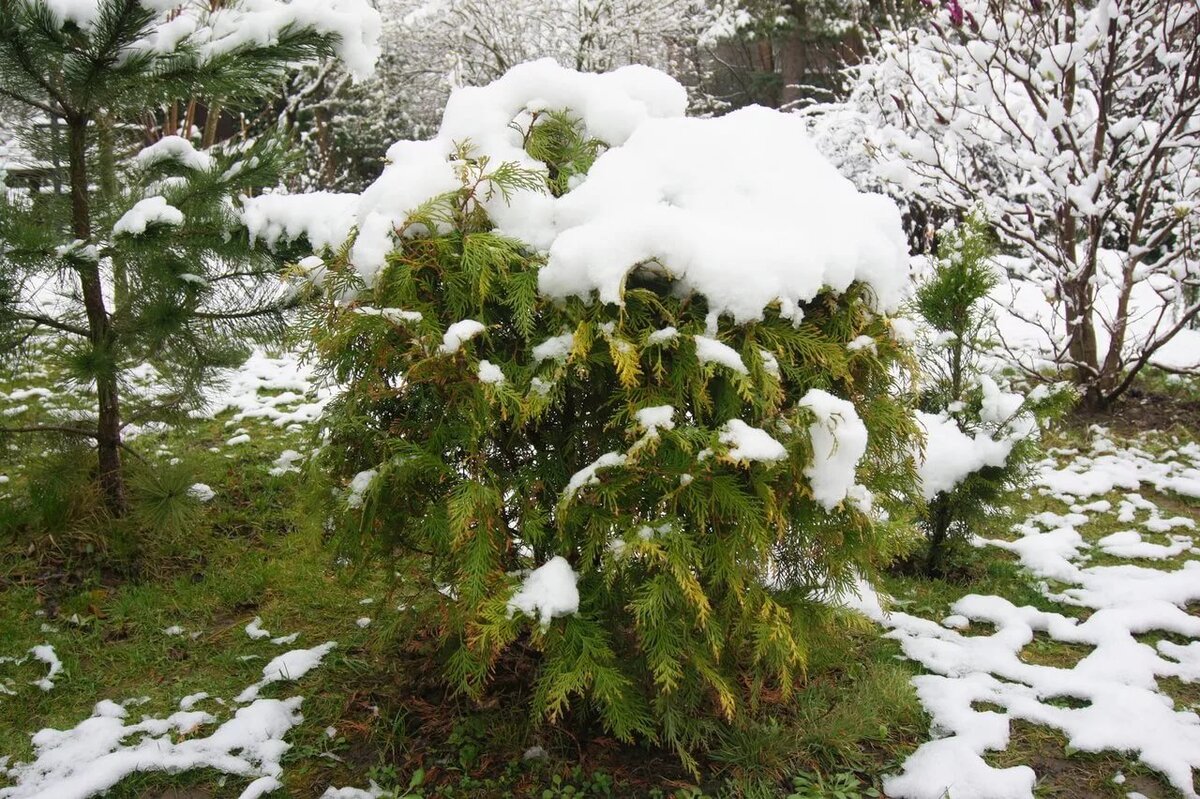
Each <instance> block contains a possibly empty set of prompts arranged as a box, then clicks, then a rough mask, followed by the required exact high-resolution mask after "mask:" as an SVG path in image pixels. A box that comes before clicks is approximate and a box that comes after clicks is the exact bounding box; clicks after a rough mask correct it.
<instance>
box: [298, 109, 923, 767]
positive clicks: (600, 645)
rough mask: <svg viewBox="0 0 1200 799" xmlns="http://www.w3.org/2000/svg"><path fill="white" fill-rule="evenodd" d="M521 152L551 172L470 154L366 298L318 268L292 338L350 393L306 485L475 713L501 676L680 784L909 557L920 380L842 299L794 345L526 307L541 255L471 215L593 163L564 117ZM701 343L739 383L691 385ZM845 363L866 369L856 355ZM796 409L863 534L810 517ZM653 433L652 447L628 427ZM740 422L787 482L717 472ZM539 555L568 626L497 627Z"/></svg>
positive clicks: (803, 439) (332, 410)
mask: <svg viewBox="0 0 1200 799" xmlns="http://www.w3.org/2000/svg"><path fill="white" fill-rule="evenodd" d="M524 134H525V142H526V148H527V150H528V151H529V152H531V153H536V154H537V158H538V159H540V160H542V161H543V162H544V163H546V165H547V170H546V171H545V172H542V171H527V170H524V169H520V168H517V167H515V166H513V165H511V164H495V163H489V162H488V161H486V160H474V159H472V158H471V157H470V155H469V151H468V150H467V149H466V148H463V150H462V152H461V153H459V159H458V160H457V161H456V163H458V164H459V167H458V168H459V169H460V174H459V177H460V179H461V188H460V189H458V190H456V191H452V192H450V193H448V194H445V195H443V196H440V197H437V198H436V199H434V200H432V201H430V202H428V203H426V204H425V205H424V206H422V207H421V208H420V209H419V210H418V211H416V212H415V213H413V214H412V215H411V217H410V218H409V219H408V220H407V222H406V224H405V225H403V226H402V227H401V228H400V229H399V230H398V234H399V236H400V237H402V241H403V242H404V244H403V248H402V249H401V250H396V251H394V252H393V253H392V254H391V255H390V256H389V258H388V262H387V266H386V268H385V269H384V270H383V271H382V272H381V273H380V275H379V276H378V278H377V279H376V281H375V282H374V284H373V285H372V286H371V287H367V286H365V285H363V284H362V281H361V280H360V279H359V278H358V276H357V274H356V273H355V271H354V269H353V268H352V267H351V266H350V265H349V264H348V263H347V256H346V253H347V252H348V250H349V243H348V244H347V245H346V247H345V248H343V250H342V252H341V253H326V256H327V258H326V261H327V262H326V272H325V274H324V277H323V281H324V282H323V288H324V292H325V297H326V299H325V300H324V301H323V302H321V303H319V304H318V305H317V306H316V307H315V308H313V309H312V310H311V319H310V322H311V334H312V336H313V340H314V342H315V350H316V352H317V354H318V355H319V360H320V362H321V363H322V364H323V366H324V369H325V370H326V371H327V372H328V374H329V376H330V377H331V378H332V379H334V380H336V381H337V382H338V383H339V384H340V385H342V386H344V387H345V390H344V392H343V393H342V394H341V395H340V396H339V397H338V398H337V399H336V400H335V401H334V402H333V403H331V405H330V407H329V409H328V411H327V414H326V417H325V419H324V425H323V426H324V429H323V431H322V436H323V438H322V440H323V445H322V449H321V451H320V455H319V457H318V460H317V462H316V466H315V468H314V469H313V472H314V473H317V474H320V475H331V476H332V477H333V479H334V480H335V481H336V482H335V487H334V491H332V492H331V491H329V490H328V486H326V487H325V489H323V490H321V491H320V492H319V493H320V494H321V495H322V496H324V497H325V498H326V501H327V502H328V503H329V507H328V511H329V513H330V518H331V523H332V524H333V525H334V526H335V527H336V528H337V529H338V530H339V531H340V534H341V536H342V539H341V540H342V541H343V542H344V543H345V545H346V547H347V549H348V550H349V551H352V552H355V551H366V550H371V551H375V552H380V553H382V554H383V555H384V556H385V557H387V558H390V559H392V563H393V565H394V567H395V570H396V572H397V574H398V575H399V576H400V578H401V579H400V585H401V590H402V591H407V592H410V593H412V594H413V595H412V596H409V597H407V598H406V600H405V602H406V604H408V605H409V606H410V607H411V608H412V609H413V611H414V618H416V619H418V620H419V621H418V623H422V622H424V623H425V624H427V626H428V628H429V630H430V631H431V632H432V633H433V635H434V636H435V639H436V640H437V641H438V642H439V644H440V648H441V654H442V657H443V658H444V660H443V665H444V673H445V677H446V679H447V680H448V682H449V683H450V685H452V686H453V687H454V688H455V689H456V690H457V691H460V692H462V693H464V694H466V695H468V696H470V697H474V698H480V697H482V696H483V695H484V693H485V692H487V691H488V690H489V687H490V683H491V681H492V678H493V675H494V674H495V673H496V670H497V669H498V668H500V667H501V666H502V665H503V664H507V666H505V668H508V667H512V668H520V667H522V666H523V667H525V668H531V669H532V670H533V673H532V675H528V676H531V679H532V688H531V690H530V694H531V697H530V701H531V704H532V712H533V714H534V715H535V716H536V717H541V718H545V719H548V720H550V721H552V722H555V721H558V720H560V719H563V717H564V716H567V715H568V714H570V715H571V717H572V719H573V720H575V721H576V722H580V721H582V720H583V719H584V718H590V719H592V720H598V721H599V722H600V723H601V724H602V725H603V727H604V728H605V729H606V730H608V731H609V733H611V734H612V735H614V736H615V737H617V738H619V739H621V740H632V739H639V740H650V741H657V742H660V743H664V744H666V745H669V746H670V747H672V748H674V750H675V751H677V752H678V754H679V756H680V757H681V759H682V760H683V762H684V763H685V764H687V765H688V766H689V767H692V768H695V766H696V761H695V760H694V753H695V752H696V751H697V750H698V748H700V747H702V746H703V744H704V742H705V741H706V740H708V739H709V737H710V736H711V735H712V734H713V733H714V732H715V731H716V730H717V729H719V728H720V725H721V724H722V723H725V724H739V723H742V722H744V721H745V720H746V719H747V718H748V714H749V713H752V712H753V711H754V709H755V708H756V707H758V706H759V705H760V704H761V703H762V702H764V701H766V699H767V697H771V698H772V700H773V701H776V700H778V698H779V697H780V696H782V697H783V698H785V699H786V697H787V696H788V695H789V694H790V693H791V692H792V691H793V690H794V685H795V683H796V680H797V678H798V677H799V676H800V675H801V673H802V671H803V669H804V664H805V659H806V644H807V641H808V640H809V638H810V634H811V631H812V630H813V629H814V628H816V627H817V626H820V625H827V624H830V623H834V619H835V618H836V616H837V614H836V613H835V612H834V611H831V610H830V609H829V607H828V606H827V605H826V604H824V603H822V602H821V601H820V600H821V598H822V597H823V596H825V595H826V592H836V591H838V590H841V589H843V588H846V587H847V586H848V585H850V584H851V583H852V581H853V580H854V577H855V574H856V573H867V574H869V573H870V572H871V570H872V569H873V567H874V565H875V564H876V563H878V562H880V561H882V560H885V559H888V558H889V557H890V556H891V554H892V553H893V551H894V550H895V549H896V548H898V547H899V546H901V545H902V544H903V543H904V540H905V536H904V534H903V533H902V532H901V527H900V525H893V524H889V523H887V522H884V521H881V519H884V518H886V514H883V513H880V512H879V511H880V510H888V509H892V510H898V509H899V508H900V507H902V506H904V505H906V504H908V503H910V502H911V491H912V484H913V480H914V476H913V466H912V462H911V458H910V456H909V453H910V451H911V450H910V446H911V443H912V441H913V438H914V436H915V423H914V421H913V419H912V416H911V412H910V410H909V409H908V408H906V407H905V406H904V405H903V404H902V402H901V401H899V400H898V399H896V397H899V396H901V395H902V394H903V392H902V391H897V390H894V389H895V385H894V384H895V383H896V382H897V381H898V380H903V381H905V382H907V380H908V376H909V375H911V374H912V367H913V365H914V363H913V361H912V358H911V355H910V354H909V352H908V351H907V350H906V348H905V347H904V345H902V344H900V343H898V342H897V341H896V339H895V338H894V337H893V336H892V335H891V329H890V322H889V320H888V319H887V318H885V317H883V316H880V315H878V314H876V313H873V312H872V311H871V310H870V307H869V303H868V302H867V297H866V296H865V295H866V289H865V288H864V287H862V286H860V285H854V286H851V287H850V288H849V289H848V290H847V291H846V292H845V293H843V294H841V295H835V294H832V293H827V294H823V295H821V296H818V297H817V298H815V299H814V300H813V301H812V302H811V303H810V304H809V306H808V307H806V308H805V316H804V321H803V323H802V324H794V323H793V322H792V321H791V320H789V319H783V318H781V317H780V316H779V314H778V312H777V309H774V308H772V309H768V311H767V313H766V316H765V318H764V319H763V320H762V321H760V322H755V323H751V324H745V325H740V326H739V325H734V324H732V323H730V322H728V321H726V320H722V321H720V323H719V325H718V326H717V329H716V330H715V331H714V330H712V329H711V327H709V324H710V323H711V320H707V319H706V317H707V316H708V311H707V306H706V302H705V300H704V298H703V297H701V296H686V297H685V296H680V295H679V293H677V292H673V291H672V282H671V279H670V278H669V277H668V276H667V275H666V274H665V272H664V271H663V270H661V269H656V270H649V269H643V270H635V271H634V272H633V273H632V274H630V276H629V278H628V282H627V285H626V288H625V291H624V305H623V306H622V307H617V306H615V305H609V304H604V303H601V302H598V301H590V302H589V301H584V300H581V299H578V298H575V299H570V300H567V301H558V302H552V301H549V300H547V299H545V298H543V297H541V296H539V293H538V290H537V278H538V271H539V269H540V268H541V266H542V265H543V261H542V258H541V256H539V255H538V254H537V253H535V252H533V251H531V250H530V248H528V247H526V246H525V245H524V244H522V242H520V241H516V240H513V239H511V238H506V237H504V236H502V235H499V234H498V233H497V232H496V231H495V230H493V229H492V225H491V223H490V221H489V219H488V217H487V215H486V213H485V212H484V211H483V210H482V208H481V205H480V200H481V199H482V198H483V197H485V196H495V195H496V193H500V194H503V193H505V192H512V191H514V190H516V189H518V188H537V189H539V190H544V191H548V192H552V193H556V194H557V193H561V192H563V191H565V190H566V188H567V187H568V186H569V185H571V178H572V177H574V176H577V175H579V174H580V173H582V172H584V171H586V170H587V169H588V168H589V166H590V164H591V163H592V161H593V159H594V157H595V155H596V152H597V151H598V150H599V148H600V147H601V146H602V145H601V144H600V143H599V142H595V141H588V140H586V139H584V138H583V137H582V136H581V134H580V132H579V130H578V128H577V126H576V125H574V124H573V123H572V122H571V120H570V119H569V118H568V117H566V116H564V115H561V114H555V115H545V116H543V117H542V118H541V121H539V123H538V124H537V125H536V126H535V127H534V128H533V129H532V130H527V131H524ZM463 320H473V321H475V322H478V323H479V325H480V326H481V327H482V331H481V332H479V333H478V335H476V336H474V337H473V338H469V339H468V340H465V341H464V342H463V343H462V344H461V346H457V347H456V346H455V341H453V340H451V341H449V342H446V341H445V339H444V336H445V334H446V333H447V331H448V329H449V328H450V327H451V326H452V325H455V324H456V323H459V322H460V321H463ZM458 329H461V328H456V330H458ZM697 335H709V336H716V337H717V338H719V339H720V340H721V341H722V342H724V343H725V344H727V345H728V346H730V347H732V348H733V349H735V350H736V351H737V352H738V353H739V354H740V356H741V358H742V360H743V362H744V364H745V367H746V373H745V374H742V373H739V372H738V371H734V370H731V369H729V368H727V367H725V366H721V365H718V364H715V363H704V362H702V361H701V360H700V358H699V357H698V356H697V348H696V343H695V336H697ZM860 336H869V337H871V339H872V340H873V341H874V342H875V346H874V347H873V348H871V347H861V346H859V347H855V348H848V347H847V343H848V342H851V341H854V340H855V339H856V338H858V337H860ZM447 343H448V344H450V346H446V344H447ZM814 388H819V389H823V390H826V391H828V392H830V393H832V394H835V395H837V396H839V397H842V398H847V399H849V400H851V401H852V402H853V403H854V406H855V408H856V409H857V413H858V414H859V415H860V416H861V417H862V420H863V422H864V423H865V425H866V427H867V429H868V430H869V433H870V444H869V447H868V450H867V453H866V456H865V457H864V458H863V459H862V462H861V464H860V468H859V472H858V478H859V481H860V482H861V483H862V484H863V485H865V486H866V487H867V488H869V489H870V490H871V491H872V492H874V496H875V510H874V511H870V512H868V510H867V507H866V505H865V504H862V503H860V504H854V503H851V502H846V503H843V504H842V505H841V506H840V507H836V508H834V509H833V510H832V511H826V510H825V509H824V508H823V507H822V506H821V505H818V504H817V503H816V502H814V500H813V497H812V491H811V489H810V485H809V480H808V478H807V477H806V476H805V474H804V470H805V468H806V467H807V466H808V465H809V464H810V463H811V462H812V460H813V452H812V444H811V441H810V435H809V428H810V426H811V425H812V424H813V423H814V417H813V415H812V413H811V412H809V411H808V410H806V409H805V408H804V407H800V406H798V405H797V401H798V400H799V399H800V398H801V397H803V396H804V395H805V393H806V392H808V391H809V390H810V389H814ZM661 406H670V408H671V415H670V420H671V421H670V423H667V424H659V425H657V426H654V425H650V427H652V428H653V429H648V427H647V425H643V424H641V423H639V420H638V416H637V412H638V411H639V410H643V409H646V408H661ZM731 419H740V420H743V421H744V422H745V423H747V424H748V425H751V426H753V427H757V428H761V429H763V430H765V431H767V432H768V433H769V434H770V435H771V436H773V437H774V438H775V439H777V440H778V441H779V442H781V443H782V444H783V445H784V447H785V448H786V450H787V457H786V459H785V460H782V461H779V462H774V463H764V462H745V461H742V462H736V461H734V460H733V459H732V458H731V457H730V456H729V454H728V452H729V446H728V445H727V444H726V443H723V442H722V441H721V431H722V428H723V427H724V425H725V424H726V422H728V421H729V420H731ZM589 469H590V471H585V470H589ZM589 476H590V478H591V479H588V478H589ZM555 556H561V557H563V558H565V559H566V560H567V561H568V562H569V563H570V565H571V567H572V568H573V570H574V571H575V572H576V573H577V575H578V592H579V595H580V605H579V610H578V612H577V613H573V614H569V615H565V616H561V617H559V618H554V619H551V620H549V622H548V623H546V624H542V623H541V622H540V620H539V619H535V618H529V617H526V616H524V615H522V614H521V613H514V612H513V610H512V609H511V608H510V607H509V600H510V598H511V597H512V596H513V594H514V591H515V590H517V588H518V586H519V584H520V583H521V580H522V577H523V575H524V574H525V573H526V572H527V571H528V570H530V569H533V568H536V567H538V566H541V565H542V564H544V563H546V562H547V561H548V560H550V559H551V558H553V557H555ZM530 655H533V657H530Z"/></svg>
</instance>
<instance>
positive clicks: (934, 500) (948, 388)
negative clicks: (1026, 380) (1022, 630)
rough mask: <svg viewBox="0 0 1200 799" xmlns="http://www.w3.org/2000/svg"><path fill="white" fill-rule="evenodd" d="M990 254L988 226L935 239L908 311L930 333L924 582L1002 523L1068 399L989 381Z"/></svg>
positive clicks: (926, 350) (972, 221) (972, 223)
mask: <svg viewBox="0 0 1200 799" xmlns="http://www.w3.org/2000/svg"><path fill="white" fill-rule="evenodd" d="M995 254H996V244H995V237H994V236H993V235H992V232H991V230H990V229H989V228H988V226H987V224H986V223H985V222H984V221H983V220H982V219H980V218H979V217H978V216H974V215H972V216H968V217H967V219H966V220H965V221H964V222H963V223H962V224H961V225H958V226H954V227H949V228H947V229H945V230H943V231H942V233H941V235H940V237H939V240H938V257H937V259H936V260H935V261H934V262H933V268H932V271H931V273H930V274H929V275H928V276H927V277H926V278H925V280H924V282H923V283H922V284H921V285H920V286H919V287H918V289H917V296H916V308H917V311H918V313H919V314H920V316H921V318H922V319H923V320H924V322H925V324H926V325H927V326H928V327H929V329H930V332H931V337H930V338H929V340H928V341H926V342H925V343H924V346H923V347H922V348H921V352H920V358H921V367H922V372H923V374H924V381H923V385H922V393H921V397H920V402H919V405H920V407H921V411H922V413H921V414H920V415H919V418H920V419H921V421H922V424H923V426H924V427H925V429H926V434H927V450H926V453H925V465H924V466H923V468H922V470H921V473H922V478H923V480H924V483H925V494H926V497H925V498H926V500H927V505H926V507H925V511H924V514H923V515H922V517H921V526H922V527H923V528H924V529H925V532H926V538H927V549H926V553H925V562H924V570H925V573H926V574H927V575H930V576H935V575H938V574H941V573H943V572H944V570H945V568H946V561H947V558H948V556H949V553H950V551H951V550H952V549H953V547H954V545H955V544H956V543H957V542H959V541H962V540H965V539H966V538H967V537H969V536H970V535H971V534H972V532H974V531H976V530H977V529H978V527H979V525H981V524H983V523H987V522H989V521H990V520H994V519H995V518H996V517H998V516H1003V514H1004V509H1003V505H1002V503H1001V502H1000V500H1001V499H1002V497H1003V496H1004V495H1005V494H1006V493H1008V492H1010V491H1013V490H1017V489H1020V488H1023V487H1024V486H1025V485H1026V484H1027V482H1028V479H1029V470H1030V467H1031V466H1032V465H1033V463H1034V461H1035V460H1036V458H1037V457H1038V456H1039V454H1040V449H1039V444H1038V434H1037V433H1038V430H1039V428H1040V425H1041V424H1042V423H1043V422H1045V421H1047V420H1049V419H1052V418H1054V417H1056V416H1058V415H1060V414H1061V413H1062V412H1063V411H1064V410H1065V409H1066V407H1067V406H1068V405H1069V404H1070V402H1071V401H1072V396H1073V395H1072V392H1070V391H1069V390H1066V389H1064V388H1053V389H1048V388H1047V387H1044V386H1043V387H1040V388H1038V389H1035V390H1034V391H1033V392H1031V393H1030V394H1029V395H1028V396H1027V397H1021V396H1020V395H1017V394H1012V393H1008V392H1006V391H1004V390H1002V389H1001V388H1000V387H999V386H998V385H997V382H996V380H995V379H994V378H993V377H992V376H991V375H989V374H988V370H987V366H986V364H985V363H984V360H985V357H986V356H985V353H986V351H987V348H988V345H989V343H990V341H991V340H992V337H993V336H992V334H993V332H994V331H993V327H994V325H993V321H992V317H991V316H990V314H989V313H988V310H987V296H988V292H989V291H991V289H992V288H993V287H994V286H995V285H996V282H997V279H998V276H997V274H996V272H995V270H996V269H997V265H996V264H995V261H994V256H995Z"/></svg>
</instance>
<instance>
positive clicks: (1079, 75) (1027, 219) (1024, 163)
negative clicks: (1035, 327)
mask: <svg viewBox="0 0 1200 799" xmlns="http://www.w3.org/2000/svg"><path fill="white" fill-rule="evenodd" d="M1197 70H1200V6H1197V4H1196V3H1195V2H1194V0H1106V1H1105V2H1098V3H1083V2H1073V0H1046V1H1045V2H1028V3H994V2H988V0H961V1H960V2H954V3H945V4H941V6H940V7H938V8H937V9H936V10H935V12H934V19H933V20H931V22H930V24H927V25H924V26H919V27H914V28H911V29H908V30H902V31H891V32H885V34H884V35H883V37H882V40H881V42H880V45H879V49H878V52H877V53H876V54H875V55H874V56H873V57H872V58H870V59H868V61H867V62H866V63H864V64H863V65H861V66H859V67H857V68H856V69H855V70H854V71H853V75H852V76H851V80H852V81H853V82H855V84H856V86H855V89H854V91H853V93H852V96H851V98H850V100H849V102H848V103H847V104H846V105H844V106H832V107H829V108H828V109H827V113H829V114H832V115H833V117H832V124H823V125H821V124H818V127H820V128H821V130H822V132H823V133H825V134H826V135H825V136H823V137H822V140H823V141H824V142H825V143H826V144H827V146H828V148H829V150H830V151H831V152H835V153H840V154H841V157H840V158H839V159H838V160H839V162H840V163H844V164H848V165H850V166H851V167H852V168H854V169H855V170H856V171H857V172H858V173H859V175H864V174H865V171H864V169H863V167H864V166H865V164H866V163H867V162H868V161H869V162H870V163H871V164H872V168H871V170H870V171H871V174H870V176H869V180H883V181H887V182H889V183H892V184H894V185H895V186H896V187H897V189H898V190H899V191H902V192H904V193H906V194H908V195H911V196H913V197H915V198H917V201H918V204H919V205H923V206H924V207H925V208H927V209H929V208H937V207H939V206H940V207H943V208H945V209H948V210H951V211H953V212H955V213H956V214H966V213H968V212H969V211H970V210H971V209H972V208H974V207H975V206H976V205H977V204H984V205H986V206H987V207H988V209H989V216H990V217H991V219H992V220H993V223H994V225H995V228H996V231H997V233H998V234H999V236H1000V239H1001V241H1002V243H1003V244H1004V245H1005V247H1006V248H1009V249H1010V250H1011V251H1013V252H1014V254H1019V255H1020V256H1022V258H1023V259H1024V260H1025V263H1026V264H1027V266H1028V270H1027V273H1026V274H1024V275H1021V277H1022V278H1023V279H1024V280H1026V281H1028V282H1029V283H1031V284H1032V286H1033V287H1034V289H1035V290H1040V291H1041V292H1043V293H1044V294H1045V296H1046V297H1047V298H1049V301H1050V303H1051V306H1052V308H1051V313H1050V314H1049V319H1048V320H1046V319H1040V320H1038V321H1037V324H1039V325H1041V324H1044V325H1045V327H1046V330H1047V331H1048V334H1049V337H1050V339H1051V341H1050V346H1049V347H1048V352H1047V353H1046V354H1047V355H1048V356H1049V358H1050V360H1051V361H1052V363H1053V365H1054V366H1055V367H1056V369H1057V370H1059V371H1062V372H1064V373H1069V374H1070V375H1071V376H1072V378H1073V379H1074V381H1075V382H1076V383H1077V384H1078V385H1079V386H1080V388H1081V390H1082V393H1083V399H1084V401H1085V402H1087V403H1088V404H1090V405H1093V406H1096V405H1103V404H1106V403H1108V402H1111V401H1112V400H1113V399H1115V398H1116V397H1118V396H1120V395H1121V394H1122V393H1123V392H1124V391H1125V390H1127V389H1128V387H1129V386H1130V384H1131V382H1132V381H1133V379H1134V378H1135V377H1136V376H1137V374H1138V373H1139V372H1140V371H1141V370H1142V369H1143V368H1144V367H1145V366H1147V365H1148V364H1151V363H1153V362H1155V360H1156V358H1158V356H1160V355H1161V353H1162V352H1163V350H1164V349H1165V348H1167V347H1169V346H1170V345H1171V343H1172V340H1173V339H1174V338H1175V337H1176V336H1178V335H1179V334H1180V332H1181V331H1186V330H1187V328H1188V326H1189V324H1192V323H1193V322H1194V320H1195V319H1197V318H1200V301H1198V295H1197V287H1198V286H1200V253H1198V252H1197V248H1196V241H1197V236H1196V229H1197V221H1198V219H1200V217H1198V209H1200V206H1198V205H1197V203H1196V198H1197V196H1200V136H1198V135H1197V131H1200V93H1198V92H1197V91H1196V79H1195V76H1196V74H1197ZM864 118H865V121H864ZM840 122H849V123H850V124H848V125H846V124H839V123H840ZM1164 365H1166V366H1169V367H1170V368H1172V369H1176V370H1183V371H1190V372H1193V373H1195V372H1200V356H1197V354H1196V352H1195V351H1194V348H1192V351H1190V352H1187V353H1185V357H1183V358H1181V359H1172V360H1171V361H1170V362H1169V363H1166V364H1164Z"/></svg>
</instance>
